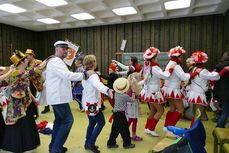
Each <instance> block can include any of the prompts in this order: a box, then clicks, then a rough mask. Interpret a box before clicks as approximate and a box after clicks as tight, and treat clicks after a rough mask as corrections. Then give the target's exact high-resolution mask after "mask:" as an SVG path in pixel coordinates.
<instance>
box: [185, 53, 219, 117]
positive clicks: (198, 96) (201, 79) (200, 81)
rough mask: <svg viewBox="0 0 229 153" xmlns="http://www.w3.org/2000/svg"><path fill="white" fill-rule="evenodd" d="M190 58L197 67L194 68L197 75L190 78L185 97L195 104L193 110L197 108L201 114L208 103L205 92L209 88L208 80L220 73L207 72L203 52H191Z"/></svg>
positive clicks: (217, 78)
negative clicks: (188, 88)
mask: <svg viewBox="0 0 229 153" xmlns="http://www.w3.org/2000/svg"><path fill="white" fill-rule="evenodd" d="M191 58H192V59H193V61H194V62H195V66H196V67H197V69H196V70H195V72H196V73H197V75H195V77H192V79H191V85H190V90H189V92H188V94H187V97H186V98H187V101H188V102H189V103H191V104H194V105H195V110H194V112H196V110H197V109H199V110H200V112H201V115H202V113H203V111H204V108H205V107H206V106H208V105H209V102H208V101H207V99H206V94H205V92H206V91H207V90H208V88H209V80H219V79H220V75H219V73H217V72H209V71H208V70H207V69H206V68H205V66H204V63H206V62H207V60H208V56H207V54H206V53H205V52H203V51H195V52H193V53H192V56H191ZM194 114H195V113H194Z"/></svg>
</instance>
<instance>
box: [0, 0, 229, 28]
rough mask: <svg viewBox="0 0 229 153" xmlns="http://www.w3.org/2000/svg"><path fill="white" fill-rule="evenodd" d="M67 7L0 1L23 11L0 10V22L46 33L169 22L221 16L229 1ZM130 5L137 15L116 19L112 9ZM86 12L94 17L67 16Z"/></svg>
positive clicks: (97, 0) (86, 2) (72, 3)
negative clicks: (49, 21)
mask: <svg viewBox="0 0 229 153" xmlns="http://www.w3.org/2000/svg"><path fill="white" fill-rule="evenodd" d="M65 1H67V2H68V5H64V6H59V7H48V6H46V5H44V4H41V3H39V2H37V1H35V0H0V4H4V3H11V4H14V5H16V6H19V7H22V8H24V9H26V10H27V12H23V13H19V14H11V13H7V12H4V11H1V10H0V22H1V23H5V24H9V25H14V26H17V27H22V28H25V29H30V30H34V31H46V30H54V29H66V28H77V27H88V26H96V25H107V24H116V23H127V22H136V21H147V20H158V19H169V18H177V17H186V16H200V15H208V14H219V13H225V11H226V10H227V9H228V8H229V0H192V1H191V6H190V7H189V8H186V9H179V10H171V11H166V10H165V8H164V2H166V1H169V0H65ZM126 6H132V7H134V8H135V9H136V10H137V12H138V13H137V14H134V15H128V16H122V17H120V16H118V15H116V14H115V13H114V12H113V11H112V9H114V8H120V7H126ZM82 12H86V13H90V14H91V15H93V16H94V17H95V19H91V20H84V21H80V20H76V19H75V18H73V17H71V16H70V14H75V13H82ZM40 18H53V19H56V20H58V21H60V22H61V23H58V24H52V25H47V24H44V23H41V22H38V21H36V20H37V19H40Z"/></svg>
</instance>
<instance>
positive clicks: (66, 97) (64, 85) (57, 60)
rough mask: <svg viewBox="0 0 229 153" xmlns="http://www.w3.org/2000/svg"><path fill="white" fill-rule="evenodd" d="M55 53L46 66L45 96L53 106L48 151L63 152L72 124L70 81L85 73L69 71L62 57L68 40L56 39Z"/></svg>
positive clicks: (66, 49)
mask: <svg viewBox="0 0 229 153" xmlns="http://www.w3.org/2000/svg"><path fill="white" fill-rule="evenodd" d="M54 46H55V54H54V57H53V58H52V59H50V60H49V61H48V63H47V67H46V96H47V102H48V104H49V105H51V106H52V107H53V111H54V116H55V120H54V126H53V132H52V140H51V143H50V144H49V152H50V153H64V152H66V151H67V148H65V147H63V145H64V143H65V141H66V140H67V137H68V134H69V132H70V130H71V127H72V124H73V116H72V112H71V109H70V106H69V103H70V102H71V101H72V100H73V98H72V92H71V90H72V89H71V81H81V80H82V79H83V78H85V77H86V76H87V74H86V73H73V72H70V71H69V70H68V68H67V66H66V64H65V63H64V61H63V59H64V58H65V57H66V56H67V54H68V48H69V47H68V42H65V41H57V42H56V43H55V44H54Z"/></svg>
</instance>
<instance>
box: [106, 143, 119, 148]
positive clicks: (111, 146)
mask: <svg viewBox="0 0 229 153" xmlns="http://www.w3.org/2000/svg"><path fill="white" fill-rule="evenodd" d="M107 148H118V145H117V144H114V145H107Z"/></svg>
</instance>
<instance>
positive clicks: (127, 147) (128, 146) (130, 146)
mask: <svg viewBox="0 0 229 153" xmlns="http://www.w3.org/2000/svg"><path fill="white" fill-rule="evenodd" d="M134 147H135V144H129V145H127V146H123V148H125V149H129V148H134Z"/></svg>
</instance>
